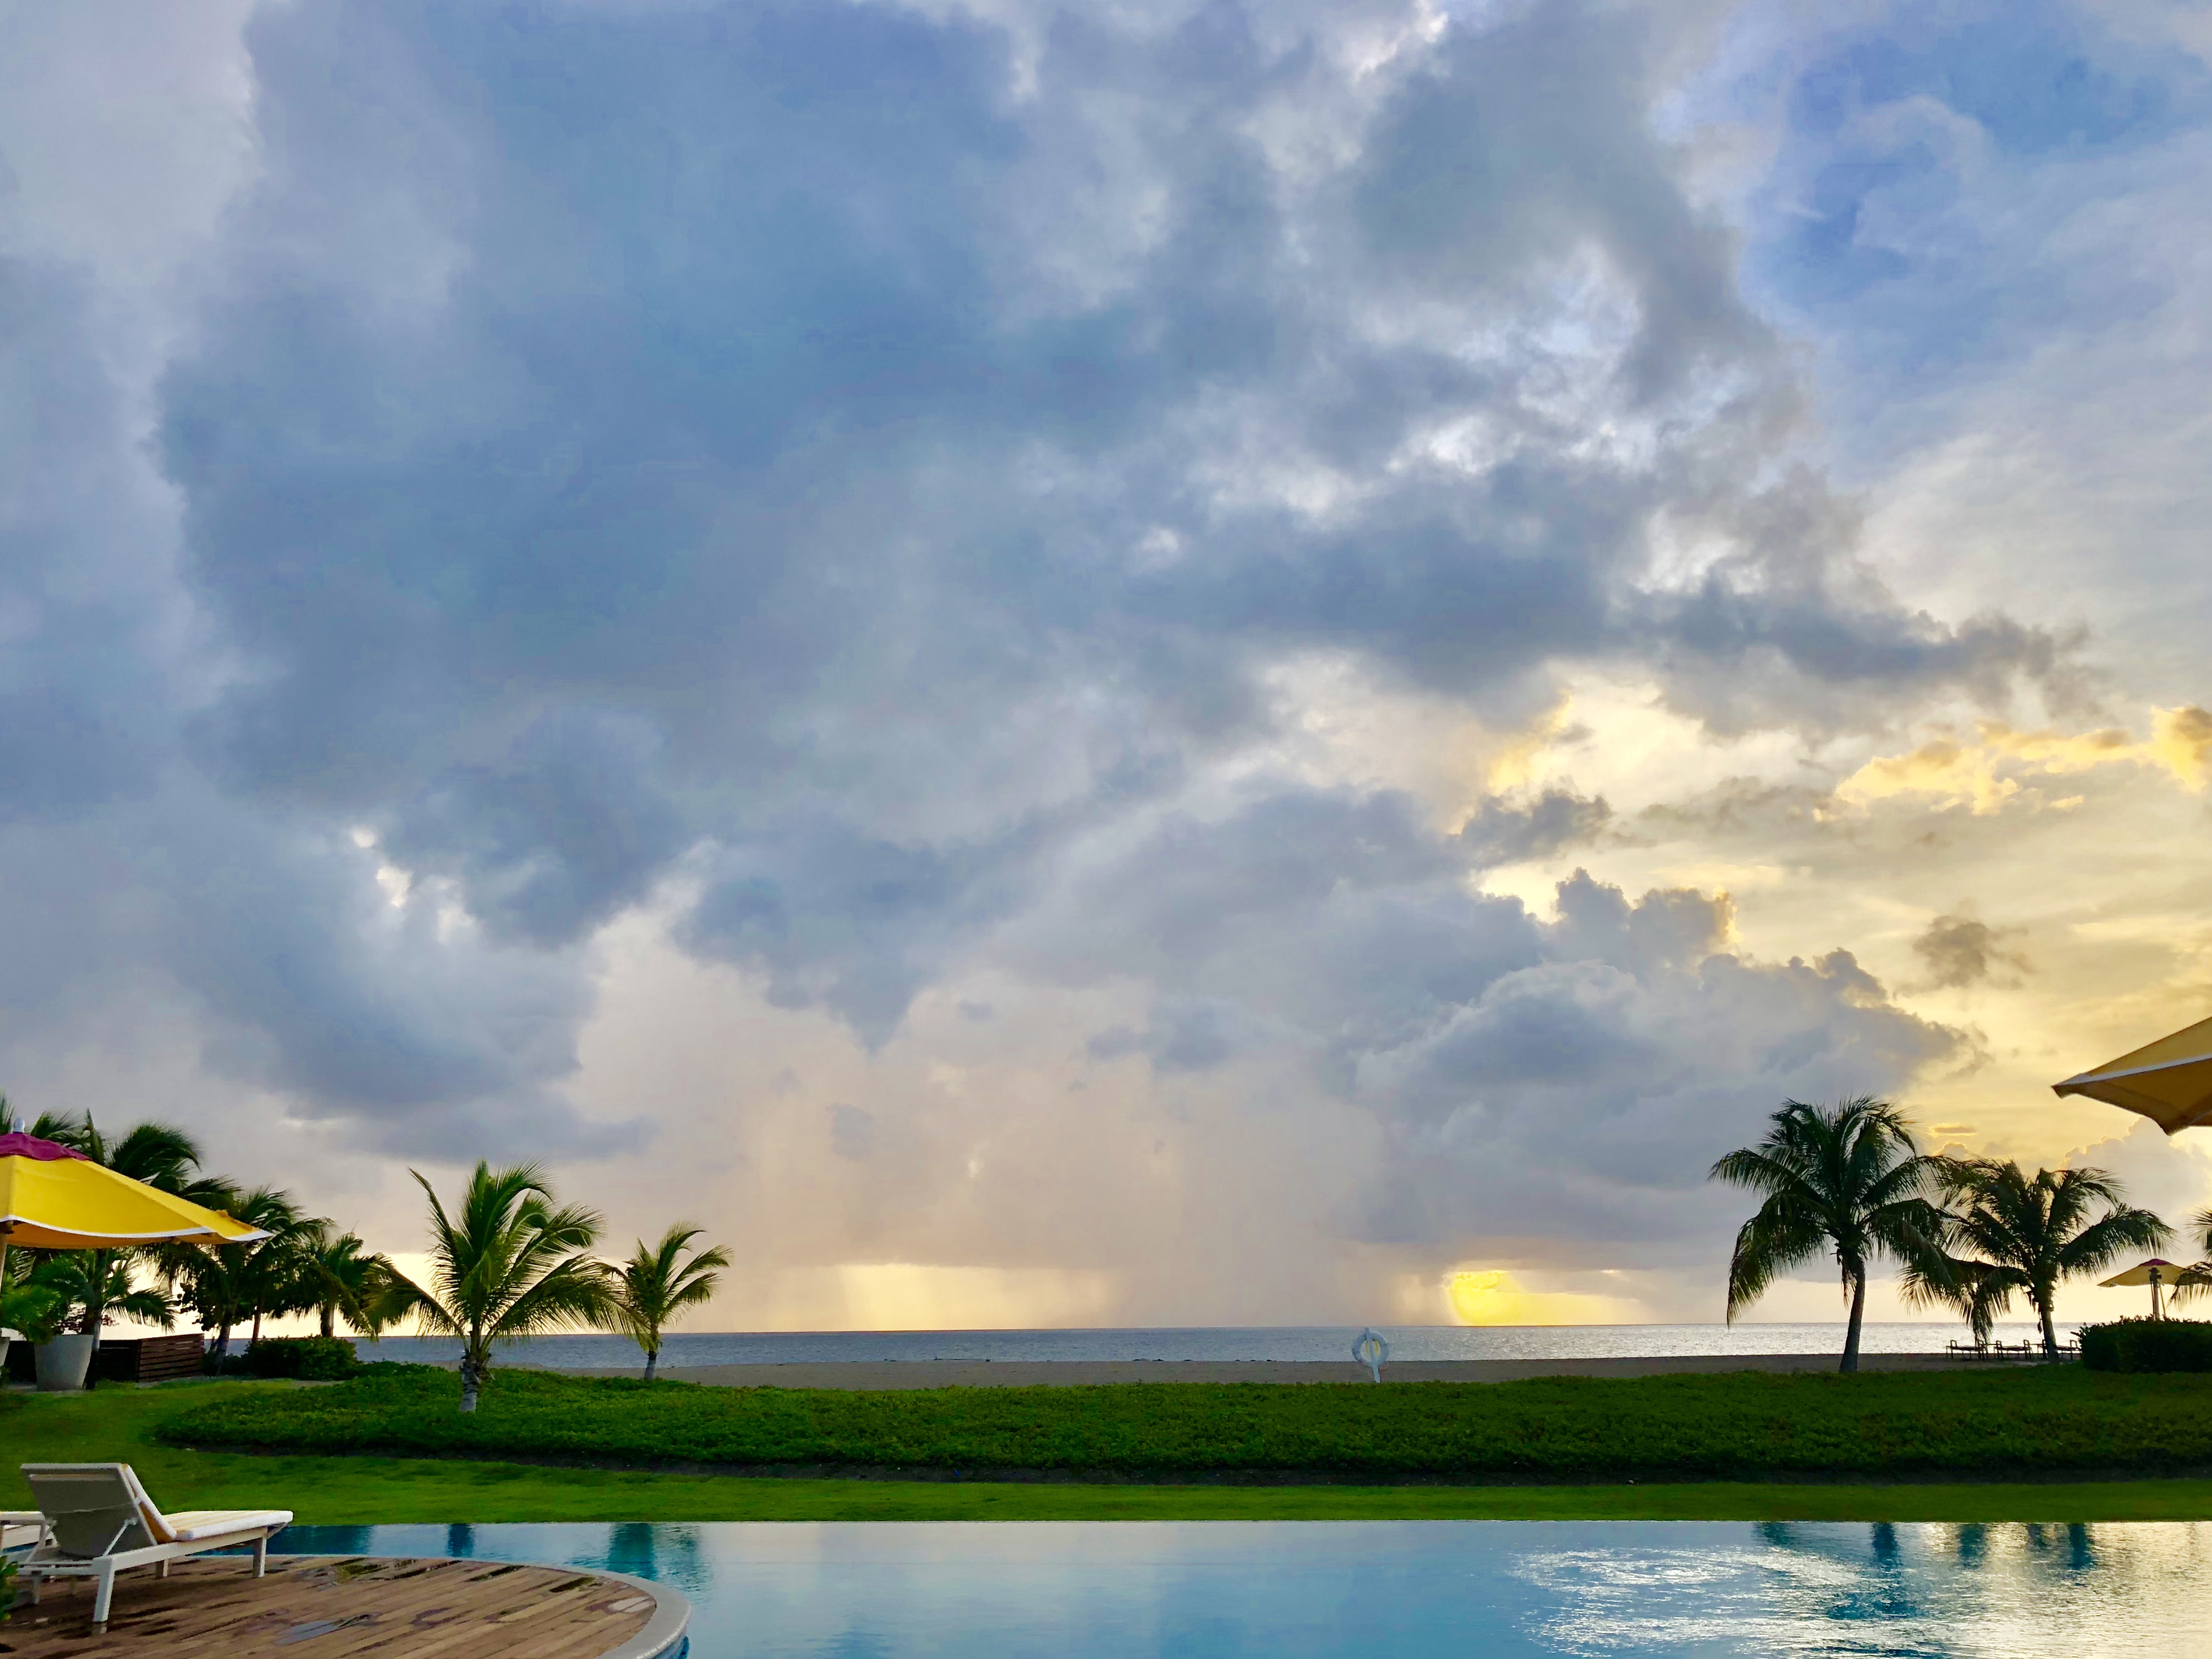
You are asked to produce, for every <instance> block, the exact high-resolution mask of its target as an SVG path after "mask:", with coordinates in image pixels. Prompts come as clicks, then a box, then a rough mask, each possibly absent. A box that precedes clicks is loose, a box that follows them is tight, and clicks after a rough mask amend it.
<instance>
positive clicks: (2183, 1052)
mask: <svg viewBox="0 0 2212 1659" xmlns="http://www.w3.org/2000/svg"><path fill="white" fill-rule="evenodd" d="M2051 1092H2052V1093H2053V1094H2057V1095H2086V1096H2087V1097H2089V1098H2090V1099H2092V1100H2101V1101H2103V1102H2104V1103H2106V1105H2108V1106H2118V1107H2121V1108H2123V1109H2125V1110H2128V1111H2130V1112H2138V1113H2141V1114H2142V1115H2143V1116H2145V1117H2147V1118H2148V1119H2149V1120H2150V1121H2152V1122H2154V1123H2155V1124H2157V1125H2158V1127H2160V1128H2161V1129H2163V1130H2165V1131H2166V1133H2168V1134H2178V1133H2180V1132H2181V1131H2182V1130H2184V1129H2188V1128H2193V1127H2196V1126H2197V1125H2198V1124H2200V1123H2203V1122H2205V1121H2206V1120H2207V1119H2212V1019H2200V1020H2198V1021H2197V1024H2194V1025H2190V1026H2185V1027H2184V1028H2183V1029H2182V1030H2179V1031H2176V1032H2174V1033H2173V1034H2172V1036H2162V1037H2160V1039H2159V1040H2158V1041H2157V1042H2150V1043H2146V1044H2144V1045H2143V1046H2142V1048H2137V1049H2135V1050H2133V1051H2131V1052H2130V1053H2128V1054H2122V1055H2121V1056H2120V1057H2119V1058H2118V1060H2106V1062H2105V1063H2104V1064H2103V1065H2102V1066H2098V1067H2096V1068H2095V1069H2094V1070H2093V1071H2087V1072H2083V1073H2081V1074H2080V1075H2079V1076H2076V1077H2069V1078H2068V1079H2066V1081H2065V1082H2063V1083H2054V1084H2052V1085H2051Z"/></svg>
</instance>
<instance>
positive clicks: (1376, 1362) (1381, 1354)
mask: <svg viewBox="0 0 2212 1659" xmlns="http://www.w3.org/2000/svg"><path fill="white" fill-rule="evenodd" d="M1352 1358H1354V1359H1356V1360H1358V1362H1359V1363H1360V1364H1363V1365H1364V1366H1366V1367H1367V1371H1368V1375H1370V1376H1372V1377H1373V1378H1374V1379H1375V1380H1376V1382H1377V1383H1380V1382H1381V1381H1382V1380H1383V1362H1384V1361H1385V1360H1387V1359H1389V1358H1390V1339H1389V1337H1387V1336H1385V1335H1383V1333H1382V1332H1380V1331H1378V1330H1376V1328H1374V1327H1373V1326H1371V1325H1370V1327H1368V1328H1367V1329H1365V1330H1364V1331H1362V1332H1360V1334H1359V1340H1358V1341H1357V1342H1354V1343H1353V1344H1352Z"/></svg>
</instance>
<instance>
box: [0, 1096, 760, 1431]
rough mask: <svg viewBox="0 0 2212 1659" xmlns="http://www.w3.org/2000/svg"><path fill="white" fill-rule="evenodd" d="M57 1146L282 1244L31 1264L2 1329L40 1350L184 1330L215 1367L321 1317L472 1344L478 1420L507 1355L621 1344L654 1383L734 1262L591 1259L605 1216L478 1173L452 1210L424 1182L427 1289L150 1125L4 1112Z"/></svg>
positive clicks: (542, 1180) (646, 1253)
mask: <svg viewBox="0 0 2212 1659" xmlns="http://www.w3.org/2000/svg"><path fill="white" fill-rule="evenodd" d="M15 1130H21V1131H23V1132H25V1133H29V1134H32V1135H35V1136H37V1137H38V1138H40V1139H44V1140H52V1141H55V1142H58V1144H60V1145H62V1146H67V1147H68V1148H70V1150H71V1151H72V1152H78V1153H80V1154H82V1156H84V1157H86V1158H91V1159H92V1160H94V1162H95V1163H99V1164H104V1165H106V1167H107V1168H109V1169H112V1170H115V1171H116V1172H117V1173H118V1174H121V1175H125V1176H130V1177H131V1179H132V1180H134V1181H141V1182H145V1183H146V1184H147V1185H149V1186H151V1187H156V1188H160V1189H161V1190H162V1191H163V1192H167V1193H173V1194H177V1195H178V1196H179V1197H182V1198H186V1199H189V1200H191V1201H192V1202H193V1203H196V1204H200V1205H204V1206H206V1207H208V1208H210V1209H214V1210H222V1211H224V1212H228V1214H230V1215H232V1216H234V1217H235V1218H238V1219H239V1220H240V1221H244V1222H246V1223H248V1224H250V1225H252V1226H253V1227H254V1228H256V1229H257V1230H258V1231H261V1232H263V1233H264V1234H265V1235H266V1237H263V1238H259V1239H256V1240H253V1241H252V1242H250V1243H237V1244H216V1245H203V1244H197V1243H181V1244H161V1245H153V1246H149V1247H146V1248H143V1249H129V1250H21V1249H19V1250H15V1251H11V1252H9V1256H8V1261H7V1267H6V1274H7V1278H6V1281H5V1282H4V1283H0V1327H4V1328H11V1329H15V1330H18V1331H21V1332H23V1333H24V1334H27V1335H28V1336H30V1337H32V1338H33V1340H44V1339H45V1338H46V1337H50V1336H53V1335H57V1334H60V1333H62V1332H64V1331H75V1332H81V1333H85V1334H97V1333H98V1332H100V1330H101V1329H102V1328H104V1327H105V1326H106V1325H108V1324H110V1323H112V1322H117V1321H118V1320H127V1321H129V1322H131V1323H133V1324H137V1325H148V1326H153V1327H155V1328H158V1329H161V1330H170V1329H173V1328H175V1327H176V1325H177V1324H178V1322H179V1321H180V1320H182V1319H185V1318H187V1317H190V1318H194V1319H197V1321H198V1322H199V1323H200V1325H201V1327H202V1328H203V1329H205V1330H208V1331H210V1332H212V1333H213V1334H214V1341H213V1344H212V1346H211V1347H210V1364H212V1366H213V1367H214V1368H215V1369H216V1370H221V1369H222V1367H223V1365H224V1364H225V1362H226V1360H227V1359H228V1355H229V1351H230V1344H231V1339H232V1337H233V1336H234V1334H237V1333H239V1332H240V1331H245V1332H246V1333H247V1334H248V1335H247V1340H248V1341H249V1342H258V1341H259V1340H261V1333H262V1327H263V1324H264V1321H268V1320H274V1319H283V1318H288V1317H290V1316H295V1315H302V1314H313V1315H314V1316H315V1317H316V1320H317V1322H318V1325H319V1328H320V1331H321V1334H323V1335H324V1336H326V1337H328V1336H334V1335H336V1334H337V1332H338V1330H339V1328H341V1327H343V1328H345V1329H346V1330H348V1331H349V1332H353V1333H356V1334H360V1335H362V1336H367V1337H369V1338H372V1339H374V1338H375V1337H378V1336H380V1335H382V1334H385V1333H386V1331H390V1330H393V1329H396V1328H405V1327H410V1326H411V1327H413V1328H417V1329H420V1330H422V1331H423V1332H426V1333H430V1334H440V1335H447V1336H453V1337H458V1338H459V1339H460V1341H461V1364H460V1370H461V1409H462V1410H463V1411H474V1410H475V1409H476V1407H477V1398H478V1396H479V1395H480V1393H481V1391H482V1389H483V1382H484V1379H485V1377H486V1376H488V1375H489V1370H490V1368H491V1361H492V1354H493V1350H494V1347H495V1345H496V1344H498V1343H501V1342H504V1341H509V1340H513V1339H515V1338H519V1337H526V1336H535V1335H540V1334H545V1333H548V1332H551V1331H557V1330H576V1329H585V1330H617V1331H621V1332H623V1333H624V1334H627V1335H629V1336H630V1337H632V1338H634V1339H635V1340H636V1342H637V1344H638V1346H639V1347H640V1348H641V1349H642V1350H643V1351H644V1353H645V1376H646V1379H647V1381H648V1382H649V1381H651V1380H652V1379H653V1375H654V1372H655V1371H656V1370H657V1369H658V1367H659V1359H660V1352H661V1347H662V1344H663V1335H664V1333H665V1330H666V1329H667V1328H668V1327H669V1326H670V1325H671V1324H672V1323H673V1322H675V1321H676V1320H677V1319H678V1318H679V1317H681V1316H682V1315H684V1313H685V1312H687V1311H689V1310H692V1309H696V1308H698V1307H700V1306H702V1305H703V1304H706V1303H707V1302H708V1300H709V1299H711V1298H712V1297H713V1296H714V1291H715V1289H716V1288H717V1285H718V1282H719V1273H720V1270H721V1269H724V1268H726V1267H728V1266H729V1256H728V1255H727V1253H726V1251H724V1250H722V1249H718V1248H701V1247H700V1246H699V1244H698V1242H697V1241H698V1240H699V1237H700V1235H701V1232H702V1229H700V1228H698V1227H696V1226H693V1225H690V1224H689V1223H684V1222H678V1223H677V1224H676V1225H673V1226H671V1228H669V1230H668V1231H667V1232H666V1233H665V1234H664V1235H663V1236H662V1237H661V1239H660V1240H659V1243H656V1244H650V1245H648V1244H647V1243H645V1241H644V1240H642V1239H640V1240H639V1241H638V1242H637V1245H636V1249H635V1253H634V1254H633V1255H631V1256H630V1257H629V1259H628V1260H627V1261H619V1262H612V1261H602V1260H600V1259H599V1257H598V1256H596V1255H593V1254H592V1250H593V1248H594V1247H595V1246H596V1245H597V1244H598V1243H599V1237H600V1235H601V1233H602V1232H603V1231H605V1221H604V1219H603V1218H601V1217H600V1216H599V1213H598V1212H595V1211H592V1210H589V1209H586V1208H584V1207H582V1206H577V1205H563V1204H562V1203H560V1202H559V1201H558V1200H556V1198H555V1196H554V1194H553V1191H552V1188H550V1185H549V1184H548V1182H547V1179H546V1177H545V1175H544V1172H543V1171H542V1170H539V1169H538V1167H537V1166H536V1165H534V1164H518V1165H515V1166H513V1167H510V1168H507V1169H499V1170H495V1169H493V1168H492V1167H491V1166H490V1165H489V1164H485V1163H479V1164H477V1166H476V1169H475V1170H474V1172H473V1173H472V1174H471V1176H470V1177H469V1179H468V1181H467V1182H466V1183H465V1186H464V1188H463V1189H462V1191H461V1193H460V1194H459V1198H458V1200H456V1201H455V1202H454V1203H453V1205H452V1206H451V1207H450V1208H449V1207H448V1206H447V1204H446V1203H445V1202H444V1201H443V1200H441V1199H440V1198H439V1196H438V1194H437V1192H436V1190H435V1188H433V1187H432V1186H431V1185H430V1183H429V1182H428V1180H426V1179H425V1178H424V1177H423V1176H422V1175H421V1174H420V1173H419V1172H414V1171H410V1173H413V1174H414V1176H415V1179H416V1182H419V1183H421V1185H422V1191H423V1194H424V1195H425V1197H426V1198H427V1199H428V1205H429V1224H430V1228H429V1231H430V1238H429V1252H428V1255H429V1266H428V1271H427V1272H426V1273H423V1274H422V1275H421V1277H420V1278H419V1279H416V1278H410V1276H409V1275H408V1274H406V1273H403V1272H402V1271H401V1270H400V1268H399V1267H398V1265H397V1264H395V1263H394V1262H393V1261H392V1258H391V1257H390V1256H388V1255H384V1254H382V1253H380V1252H377V1251H373V1250H371V1249H369V1248H368V1245H367V1244H366V1243H363V1242H362V1238H361V1237H360V1236H359V1235H358V1234H356V1233H353V1232H348V1231H341V1230H340V1229H339V1227H338V1226H337V1224H336V1223H335V1222H333V1221H331V1220H330V1219H329V1218H326V1217H321V1216H313V1215H309V1214H308V1213H307V1212H306V1211H305V1210H304V1209H302V1208H301V1206H300V1205H299V1204H298V1202H297V1201H296V1200H295V1199H294V1198H293V1196H292V1194H289V1193H288V1192H283V1191H281V1190H278V1189H276V1188H268V1187H246V1186H244V1185H242V1184H240V1183H239V1182H234V1181H230V1180H228V1179H226V1178H225V1177H223V1176H219V1175H216V1174H213V1173H211V1172H210V1171H209V1170H207V1169H206V1168H205V1167H204V1158H203V1156H202V1153H201V1150H200V1147H199V1146H198V1143H197V1142H196V1141H195V1140H194V1139H192V1138H191V1136H190V1135H189V1134H187V1133H185V1131H183V1130H181V1129H179V1128H177V1127H174V1126H173V1125H170V1124H166V1123H159V1122H146V1123H141V1124H138V1125H137V1126H136V1127H132V1128H131V1129H130V1130H128V1131H127V1132H125V1133H122V1134H120V1135H115V1136H110V1135H108V1134H107V1133H104V1132H103V1131H102V1130H101V1129H100V1127H99V1125H98V1124H96V1123H95V1122H94V1121H93V1120H92V1118H91V1117H90V1116H89V1115H82V1116H80V1115H75V1114H68V1113H52V1112H49V1113H44V1114H42V1115H40V1116H39V1117H37V1118H36V1119H33V1120H31V1121H20V1120H18V1118H17V1117H16V1115H15V1113H14V1112H13V1110H12V1109H10V1108H9V1104H8V1102H7V1099H6V1097H4V1096H0V1134H5V1133H10V1132H11V1131H15Z"/></svg>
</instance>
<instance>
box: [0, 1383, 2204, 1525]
mask: <svg viewBox="0 0 2212 1659" xmlns="http://www.w3.org/2000/svg"><path fill="white" fill-rule="evenodd" d="M519 1375H520V1374H519V1373H511V1374H509V1375H508V1376H504V1377H502V1378H501V1379H500V1382H499V1384H498V1385H497V1386H500V1387H504V1386H505V1385H506V1384H507V1383H510V1382H513V1381H514V1380H515V1378H516V1376H519ZM332 1392H335V1391H334V1390H326V1389H291V1388H289V1387H288V1385H285V1384H281V1383H169V1384H165V1385H163V1386H162V1387H161V1388H158V1389H133V1388H120V1387H114V1386H110V1387H106V1388H103V1389H100V1390H99V1391H97V1392H96V1393H94V1394H93V1395H88V1396H80V1397H72V1396H58V1397H46V1396H34V1395H8V1396H5V1397H0V1445H4V1446H5V1447H6V1449H7V1457H6V1466H5V1467H4V1468H0V1507H10V1508H12V1507H18V1506H21V1505H22V1504H25V1503H27V1501H28V1494H27V1492H26V1491H25V1490H24V1488H23V1486H22V1484H21V1479H20V1477H19V1476H18V1475H17V1474H16V1473H15V1468H14V1466H15V1464H16V1463H17V1462H75V1461H111V1460H113V1461H125V1462H131V1463H132V1464H134V1465H135V1466H136V1467H137V1468H138V1470H139V1471H140V1472H141V1474H143V1475H144V1476H145V1477H146V1480H147V1482H148V1484H149V1486H150V1487H151V1489H152V1490H153V1492H154V1493H155V1496H156V1497H157V1498H161V1500H162V1501H163V1502H165V1503H167V1504H172V1505H173V1506H175V1507H177V1508H180V1509H181V1508H200V1507H210V1508H233V1507H241V1508H242V1507H259V1506H264V1505H269V1504H276V1505H279V1506H282V1507H284V1508H289V1509H291V1510H295V1511H296V1512H297V1514H298V1516H299V1518H300V1519H301V1521H302V1522H331V1523H353V1524H358V1523H362V1522H379V1521H383V1522H402V1521H428V1522H462V1521H466V1522H495V1521H977V1520H1006V1521H1102V1520H1129V1521H1142V1520H1152V1521H1174V1520H1315V1521H1320V1520H1423V1519H1436V1520H1444V1519H1471V1520H1480V1519H1497V1520H1511V1519H1525V1520H1571V1519H1610V1520H1745V1521H1765V1520H1837V1521H1915V1520H1929V1521H1954V1522H1964V1521H2118V1520H2202V1519H2212V1481H2208V1480H2160V1479H2147V1480H2125V1481H2069V1482H2060V1483H2037V1484H2030V1483H2024V1482H2018V1481H1990V1482H1978V1483H1948V1484H1919V1483H1914V1484H1900V1485H1871V1484H1844V1483H1835V1484H1830V1483H1821V1484H1817V1485H1803V1484H1792V1483H1787V1482H1773V1483H1765V1482H1741V1481H1702V1482H1696V1483H1674V1484H1650V1483H1639V1484H1636V1485H1628V1484H1626V1483H1620V1484H1609V1485H1602V1486H1595V1485H1559V1486H1536V1485H1528V1486H1099V1485H1077V1484H1050V1485H1043V1484H1030V1483H1009V1482H998V1481H983V1480H975V1481H968V1480H963V1481H899V1480H744V1479H736V1478H731V1477H726V1476H714V1475H703V1474H653V1473H649V1472H642V1471H624V1470H616V1469H600V1468H544V1467H536V1466H531V1465H526V1464H518V1463H503V1462H489V1461H472V1460H471V1461H461V1460H453V1459H439V1458H409V1457H396V1456H387V1455H362V1454H356V1455H346V1456H339V1455H331V1456H272V1455H256V1454H252V1453H248V1452H238V1451H216V1450H210V1449H204V1448H203V1449H185V1447H183V1446H179V1445H172V1444H167V1443H163V1442H161V1440H159V1439H157V1438H155V1434H154V1432H153V1431H154V1429H155V1425H157V1424H160V1423H161V1422H163V1421H165V1420H168V1419H174V1418H176V1417H177V1416H179V1414H181V1413H186V1412H188V1411H190V1410H191V1409H192V1408H194V1407H204V1406H210V1405H214V1404H217V1403H220V1402H225V1401H252V1400H254V1399H256V1398H257V1397H259V1396H269V1395H277V1396H283V1395H290V1396H292V1397H293V1398H295V1399H296V1398H299V1397H301V1396H310V1397H311V1396H313V1395H324V1394H329V1393H332Z"/></svg>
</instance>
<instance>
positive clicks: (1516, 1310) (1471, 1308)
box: [1448, 1272, 1522, 1325]
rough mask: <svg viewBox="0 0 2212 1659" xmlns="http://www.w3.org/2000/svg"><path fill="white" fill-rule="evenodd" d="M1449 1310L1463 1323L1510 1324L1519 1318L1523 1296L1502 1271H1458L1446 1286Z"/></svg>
mask: <svg viewBox="0 0 2212 1659" xmlns="http://www.w3.org/2000/svg"><path fill="white" fill-rule="evenodd" d="M1448 1293H1449V1295H1450V1297H1451V1306H1452V1312H1453V1313H1454V1314H1455V1315H1457V1316H1458V1317H1459V1321H1460V1322H1461V1323H1462V1324H1463V1325H1511V1324H1515V1323H1517V1322H1518V1320H1519V1316H1520V1312H1521V1303H1522V1296H1521V1292H1520V1291H1519V1290H1518V1288H1516V1286H1515V1285H1514V1283H1513V1280H1512V1279H1511V1278H1510V1276H1509V1275H1507V1274H1505V1273H1496V1272H1491V1273H1454V1274H1453V1275H1452V1276H1451V1282H1450V1285H1449V1287H1448Z"/></svg>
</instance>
